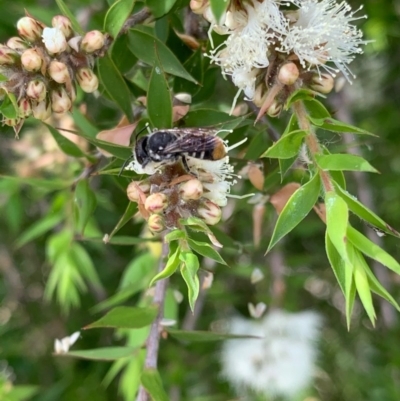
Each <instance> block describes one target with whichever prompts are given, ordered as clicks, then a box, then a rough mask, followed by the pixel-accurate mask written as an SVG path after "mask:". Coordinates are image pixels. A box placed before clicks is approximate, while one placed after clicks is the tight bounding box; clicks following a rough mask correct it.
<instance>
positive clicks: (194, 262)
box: [179, 252, 200, 312]
mask: <svg viewBox="0 0 400 401" xmlns="http://www.w3.org/2000/svg"><path fill="white" fill-rule="evenodd" d="M179 259H180V260H181V261H182V262H183V263H182V264H181V275H182V277H183V279H184V280H185V283H186V285H187V288H188V298H189V305H190V309H191V310H192V312H193V311H194V306H195V303H196V300H197V297H198V296H199V291H200V283H199V278H198V277H197V271H198V270H199V259H198V258H197V256H196V255H195V254H194V253H191V252H181V254H180V255H179Z"/></svg>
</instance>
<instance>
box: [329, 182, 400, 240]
mask: <svg viewBox="0 0 400 401" xmlns="http://www.w3.org/2000/svg"><path fill="white" fill-rule="evenodd" d="M334 185H335V190H336V193H337V194H338V195H339V196H340V197H341V198H343V199H344V200H345V201H346V203H347V205H348V207H349V209H350V210H351V211H352V212H353V213H354V214H355V215H357V216H358V217H360V218H362V219H363V220H365V221H367V222H368V223H371V224H372V225H373V226H375V227H377V228H379V229H380V230H382V231H383V232H385V233H386V234H390V235H393V236H395V237H400V233H398V232H397V231H396V230H395V229H394V228H393V227H391V226H389V224H387V223H386V222H385V221H383V220H382V219H381V218H380V217H379V216H377V215H376V214H375V213H374V212H373V211H371V210H369V209H368V208H367V207H366V206H364V205H363V204H362V203H361V202H360V201H358V200H357V199H356V198H355V197H354V196H353V195H350V194H349V193H348V192H347V191H345V190H344V189H342V188H341V187H340V186H339V185H337V184H336V183H334Z"/></svg>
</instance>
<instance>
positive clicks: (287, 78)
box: [278, 62, 300, 85]
mask: <svg viewBox="0 0 400 401" xmlns="http://www.w3.org/2000/svg"><path fill="white" fill-rule="evenodd" d="M299 74H300V73H299V69H298V68H297V65H296V64H295V63H292V62H290V63H286V64H283V66H282V67H281V68H280V69H279V73H278V80H279V82H280V83H282V84H283V85H293V84H294V83H295V82H296V81H297V79H298V78H299Z"/></svg>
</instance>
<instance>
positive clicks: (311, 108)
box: [303, 99, 331, 118]
mask: <svg viewBox="0 0 400 401" xmlns="http://www.w3.org/2000/svg"><path fill="white" fill-rule="evenodd" d="M303 102H304V106H305V107H306V109H307V111H308V114H309V116H310V117H312V118H327V117H328V118H329V117H330V116H331V115H330V114H329V111H328V110H327V109H326V108H325V106H324V105H323V104H322V103H321V102H320V101H319V100H317V99H305V100H304V101H303Z"/></svg>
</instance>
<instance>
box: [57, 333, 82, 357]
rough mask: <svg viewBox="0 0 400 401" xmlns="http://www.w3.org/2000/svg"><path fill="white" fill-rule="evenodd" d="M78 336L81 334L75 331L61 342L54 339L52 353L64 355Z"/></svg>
mask: <svg viewBox="0 0 400 401" xmlns="http://www.w3.org/2000/svg"><path fill="white" fill-rule="evenodd" d="M80 334H81V333H80V332H79V331H76V332H75V333H73V334H71V335H70V336H69V337H64V338H62V339H61V340H58V339H56V340H55V341H54V352H55V353H56V354H66V353H67V352H68V351H69V348H70V347H71V346H72V345H73V344H75V342H76V340H77V339H78V338H79V336H80Z"/></svg>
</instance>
